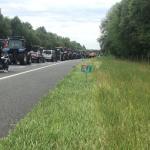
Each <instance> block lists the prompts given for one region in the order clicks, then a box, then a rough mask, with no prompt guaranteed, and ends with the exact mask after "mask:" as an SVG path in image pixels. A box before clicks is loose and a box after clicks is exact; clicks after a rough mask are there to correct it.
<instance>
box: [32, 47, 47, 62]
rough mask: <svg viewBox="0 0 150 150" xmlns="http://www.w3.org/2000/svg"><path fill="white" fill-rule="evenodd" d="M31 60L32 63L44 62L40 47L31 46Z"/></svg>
mask: <svg viewBox="0 0 150 150" xmlns="http://www.w3.org/2000/svg"><path fill="white" fill-rule="evenodd" d="M31 60H32V63H34V62H35V63H44V62H45V58H44V56H43V49H42V48H41V47H38V46H34V47H32V51H31Z"/></svg>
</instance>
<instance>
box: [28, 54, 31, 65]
mask: <svg viewBox="0 0 150 150" xmlns="http://www.w3.org/2000/svg"><path fill="white" fill-rule="evenodd" d="M31 63H32V59H31V55H29V56H28V61H27V64H28V65H30V64H31Z"/></svg>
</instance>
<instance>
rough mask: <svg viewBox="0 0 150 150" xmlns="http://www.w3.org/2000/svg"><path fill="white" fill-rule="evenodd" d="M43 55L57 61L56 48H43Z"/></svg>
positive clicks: (46, 58) (47, 58)
mask: <svg viewBox="0 0 150 150" xmlns="http://www.w3.org/2000/svg"><path fill="white" fill-rule="evenodd" d="M43 57H44V58H45V60H46V61H48V62H49V61H56V52H55V50H43Z"/></svg>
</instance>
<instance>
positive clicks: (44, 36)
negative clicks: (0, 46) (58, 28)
mask: <svg viewBox="0 0 150 150" xmlns="http://www.w3.org/2000/svg"><path fill="white" fill-rule="evenodd" d="M10 36H23V37H24V38H25V39H26V44H27V46H28V47H29V46H32V45H39V46H42V47H44V48H46V49H54V48H55V47H59V46H61V47H66V48H70V49H72V50H85V49H86V48H85V46H84V45H81V44H80V43H78V42H76V41H71V40H70V39H69V38H68V37H62V36H59V35H57V34H55V33H51V32H47V31H46V29H45V27H44V26H42V27H39V28H37V29H36V30H34V29H33V27H32V25H31V24H30V23H28V22H22V21H21V20H20V19H19V17H17V16H16V17H14V18H13V19H10V18H8V17H4V16H3V15H0V38H2V39H4V38H7V37H10Z"/></svg>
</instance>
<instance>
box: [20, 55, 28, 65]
mask: <svg viewBox="0 0 150 150" xmlns="http://www.w3.org/2000/svg"><path fill="white" fill-rule="evenodd" d="M20 64H21V65H27V55H26V54H22V56H21V61H20Z"/></svg>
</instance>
